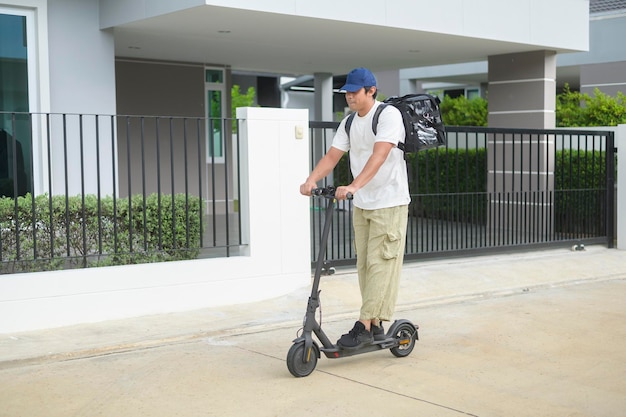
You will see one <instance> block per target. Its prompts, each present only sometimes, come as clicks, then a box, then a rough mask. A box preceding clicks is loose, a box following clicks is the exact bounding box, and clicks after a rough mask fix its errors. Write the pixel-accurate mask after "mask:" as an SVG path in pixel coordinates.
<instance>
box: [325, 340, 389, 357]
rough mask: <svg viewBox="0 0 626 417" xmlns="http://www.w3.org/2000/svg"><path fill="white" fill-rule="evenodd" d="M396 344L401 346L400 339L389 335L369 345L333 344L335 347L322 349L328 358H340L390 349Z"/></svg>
mask: <svg viewBox="0 0 626 417" xmlns="http://www.w3.org/2000/svg"><path fill="white" fill-rule="evenodd" d="M394 346H399V339H396V338H395V337H387V338H386V339H384V340H375V341H373V342H372V343H368V344H367V345H364V346H361V347H358V348H353V349H350V348H342V347H341V346H338V345H333V347H330V348H325V347H321V348H320V351H321V352H323V353H324V355H326V357H327V358H331V359H338V358H344V357H346V356H354V355H359V354H361V353H367V352H373V351H375V350H381V349H390V348H392V347H394Z"/></svg>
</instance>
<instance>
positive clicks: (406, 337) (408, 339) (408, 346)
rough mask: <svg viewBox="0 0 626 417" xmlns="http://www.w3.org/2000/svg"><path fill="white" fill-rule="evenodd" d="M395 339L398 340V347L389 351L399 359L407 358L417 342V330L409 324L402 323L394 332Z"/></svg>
mask: <svg viewBox="0 0 626 417" xmlns="http://www.w3.org/2000/svg"><path fill="white" fill-rule="evenodd" d="M394 336H395V338H396V339H398V340H399V343H400V344H399V345H398V346H394V347H392V348H391V349H389V350H391V353H393V355H394V356H397V357H399V358H402V357H405V356H409V355H410V354H411V352H412V351H413V348H414V347H415V342H416V340H417V329H416V328H415V326H414V325H412V324H411V323H402V324H401V325H400V326H398V328H397V329H396V332H395V335H394Z"/></svg>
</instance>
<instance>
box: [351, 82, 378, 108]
mask: <svg viewBox="0 0 626 417" xmlns="http://www.w3.org/2000/svg"><path fill="white" fill-rule="evenodd" d="M372 94H374V88H373V87H372V88H370V89H369V90H365V88H361V89H360V90H358V91H355V92H350V91H346V103H348V107H350V110H352V111H356V112H359V113H363V112H367V111H369V109H370V107H371V106H372Z"/></svg>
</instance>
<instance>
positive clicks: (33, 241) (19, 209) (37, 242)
mask: <svg viewBox="0 0 626 417" xmlns="http://www.w3.org/2000/svg"><path fill="white" fill-rule="evenodd" d="M114 205H115V206H114ZM172 206H173V207H174V210H172ZM66 207H67V210H66ZM131 213H132V215H131ZM201 213H202V210H201V204H200V199H199V198H198V197H192V196H186V195H184V194H179V195H175V196H174V198H173V199H172V196H171V195H161V196H160V198H159V195H157V194H152V195H150V196H147V197H146V198H145V201H144V197H143V196H141V195H139V196H134V197H132V199H131V203H130V204H129V200H128V199H116V200H114V199H113V198H111V197H104V198H102V199H101V200H100V202H99V204H98V199H97V197H96V196H94V195H86V196H85V197H84V199H83V198H82V197H80V196H77V197H68V198H67V199H66V197H65V196H53V197H52V198H50V197H49V196H48V195H41V196H38V197H36V198H35V199H34V201H33V199H32V198H31V196H30V194H27V195H26V196H24V197H19V198H18V199H17V200H14V199H11V198H8V197H3V198H0V244H1V247H0V256H1V261H2V262H1V265H2V269H1V272H2V273H13V272H24V271H45V270H55V269H68V268H85V267H93V266H106V265H124V264H136V263H148V262H163V261H172V260H182V259H195V258H197V256H198V254H199V250H200V238H199V236H200V216H201Z"/></svg>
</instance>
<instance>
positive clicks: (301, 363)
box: [287, 341, 319, 378]
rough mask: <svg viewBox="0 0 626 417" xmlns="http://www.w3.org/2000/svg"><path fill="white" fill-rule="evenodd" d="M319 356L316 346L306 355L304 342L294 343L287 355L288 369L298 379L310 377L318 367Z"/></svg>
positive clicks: (312, 346)
mask: <svg viewBox="0 0 626 417" xmlns="http://www.w3.org/2000/svg"><path fill="white" fill-rule="evenodd" d="M318 356H319V351H318V349H317V346H315V344H313V345H311V348H310V349H309V351H308V352H306V354H305V352H304V341H302V342H297V343H294V344H293V345H292V346H291V348H290V349H289V352H288V353H287V368H288V369H289V372H291V375H293V376H295V377H297V378H300V377H303V376H309V375H310V374H311V372H313V370H314V369H315V366H316V365H317V358H318Z"/></svg>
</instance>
